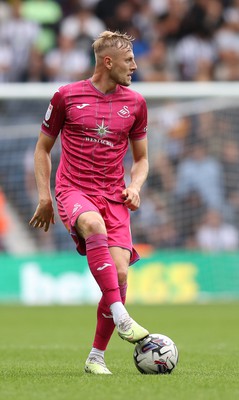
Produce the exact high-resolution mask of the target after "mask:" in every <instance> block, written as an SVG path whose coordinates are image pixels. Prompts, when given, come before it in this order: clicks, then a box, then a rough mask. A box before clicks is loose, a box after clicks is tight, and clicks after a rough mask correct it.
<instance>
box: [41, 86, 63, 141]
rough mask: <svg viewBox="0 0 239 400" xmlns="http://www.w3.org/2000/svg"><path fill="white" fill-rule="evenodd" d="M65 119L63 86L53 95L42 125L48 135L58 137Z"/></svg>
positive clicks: (43, 130)
mask: <svg viewBox="0 0 239 400" xmlns="http://www.w3.org/2000/svg"><path fill="white" fill-rule="evenodd" d="M64 121H65V100H64V94H63V90H61V88H60V89H59V90H58V91H57V92H55V94H54V95H53V97H52V99H51V101H50V103H49V106H48V109H47V111H46V114H45V117H44V120H43V122H42V125H41V130H42V132H43V133H45V134H46V135H48V136H51V137H54V138H55V137H57V136H58V135H59V133H60V131H61V129H62V127H63V125H64Z"/></svg>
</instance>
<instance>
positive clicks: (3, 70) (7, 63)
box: [0, 41, 14, 83]
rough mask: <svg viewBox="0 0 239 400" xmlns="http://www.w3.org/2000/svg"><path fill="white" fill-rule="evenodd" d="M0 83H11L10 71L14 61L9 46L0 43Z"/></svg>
mask: <svg viewBox="0 0 239 400" xmlns="http://www.w3.org/2000/svg"><path fill="white" fill-rule="evenodd" d="M0 48H1V51H0V82H1V83H4V82H9V81H11V78H12V77H11V69H12V64H13V59H14V54H13V50H12V48H11V46H10V45H8V44H7V43H5V42H3V43H1V41H0Z"/></svg>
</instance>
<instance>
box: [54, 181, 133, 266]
mask: <svg viewBox="0 0 239 400" xmlns="http://www.w3.org/2000/svg"><path fill="white" fill-rule="evenodd" d="M56 201H57V207H58V213H59V216H60V218H61V220H62V222H63V224H64V225H65V227H66V228H67V230H68V232H69V233H70V234H71V236H72V238H73V240H74V241H75V243H76V249H77V251H78V252H79V253H80V254H81V255H86V247H85V240H84V239H83V238H82V237H80V236H79V235H78V234H77V232H76V229H75V224H76V221H77V218H78V217H79V215H81V214H83V213H84V212H87V211H96V212H98V213H99V214H100V215H101V216H102V218H103V220H104V222H105V226H106V230H107V235H108V244H109V247H122V248H123V249H128V250H129V251H130V253H131V258H130V264H133V263H135V262H136V261H138V260H139V258H140V257H139V255H138V253H137V251H136V250H135V249H134V248H133V245H132V236H131V231H130V213H129V210H128V208H127V207H126V206H125V205H124V204H123V203H117V202H115V201H111V200H108V199H106V198H105V197H103V196H91V197H90V196H87V195H86V194H85V193H83V192H81V191H80V190H77V189H74V188H69V189H67V190H64V191H62V192H60V193H59V194H58V195H57V196H56Z"/></svg>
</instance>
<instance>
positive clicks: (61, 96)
mask: <svg viewBox="0 0 239 400" xmlns="http://www.w3.org/2000/svg"><path fill="white" fill-rule="evenodd" d="M41 130H42V132H43V133H44V134H46V135H48V136H51V137H57V135H58V134H59V133H60V132H61V143H62V154H61V160H60V164H59V167H58V170H57V174H56V194H57V193H58V192H59V191H61V190H62V189H63V188H66V187H69V186H72V187H76V188H78V189H80V190H82V191H83V192H84V193H86V194H88V195H102V196H105V197H106V198H109V199H111V200H114V201H120V202H122V201H123V199H122V190H123V189H124V188H125V182H124V167H123V159H124V156H125V154H126V152H127V149H128V142H129V139H131V140H141V139H143V138H145V137H146V130H147V108H146V102H145V100H144V98H143V97H142V96H141V95H140V94H139V93H137V92H135V91H133V90H131V89H129V88H127V87H124V86H121V85H118V86H117V88H116V90H115V91H114V92H112V93H109V94H103V93H101V92H100V91H99V90H97V89H96V88H95V87H94V86H93V85H92V83H91V80H90V79H88V80H85V81H80V82H76V83H71V84H69V85H66V86H62V87H60V89H59V90H58V91H57V92H56V93H55V94H54V96H53V98H52V99H51V102H50V104H49V107H48V109H47V112H46V115H45V119H44V121H43V123H42V127H41Z"/></svg>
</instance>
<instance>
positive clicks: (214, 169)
mask: <svg viewBox="0 0 239 400" xmlns="http://www.w3.org/2000/svg"><path fill="white" fill-rule="evenodd" d="M187 152H188V153H187V154H186V156H185V158H184V159H182V161H181V162H180V163H179V165H178V168H177V173H176V187H175V195H176V198H178V199H179V200H180V199H182V198H184V197H186V196H187V195H188V194H189V193H191V192H192V191H194V192H196V193H198V194H199V196H200V197H201V199H202V202H203V203H205V205H206V207H208V208H215V209H218V210H222V209H223V207H224V205H225V196H224V185H223V169H222V164H221V162H220V161H219V160H217V159H216V158H214V157H212V156H210V155H209V154H208V153H207V147H206V143H205V142H204V141H203V140H199V139H194V140H192V143H191V142H190V141H188V143H187Z"/></svg>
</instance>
